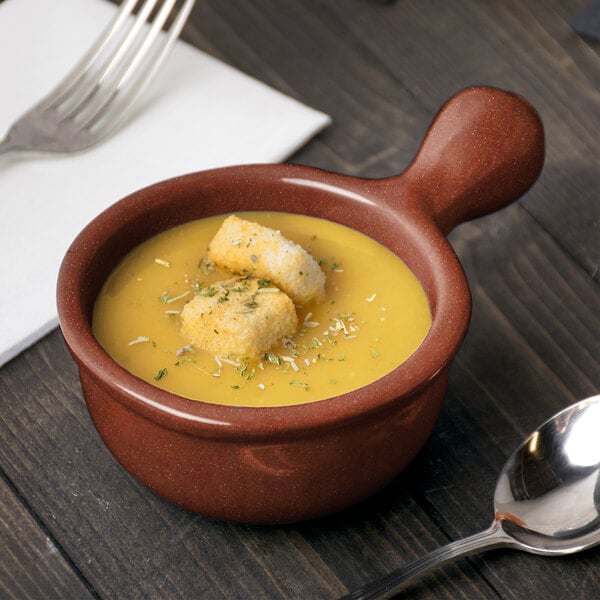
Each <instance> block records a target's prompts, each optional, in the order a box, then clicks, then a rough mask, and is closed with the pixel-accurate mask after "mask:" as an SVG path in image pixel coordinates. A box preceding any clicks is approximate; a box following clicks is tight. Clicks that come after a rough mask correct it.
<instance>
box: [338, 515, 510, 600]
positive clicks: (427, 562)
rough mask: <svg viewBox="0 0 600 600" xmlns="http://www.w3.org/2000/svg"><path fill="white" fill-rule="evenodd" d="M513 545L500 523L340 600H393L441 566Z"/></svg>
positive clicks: (435, 551) (418, 560)
mask: <svg viewBox="0 0 600 600" xmlns="http://www.w3.org/2000/svg"><path fill="white" fill-rule="evenodd" d="M511 541H512V538H510V537H509V536H508V535H506V533H504V531H503V530H502V528H501V527H500V525H499V523H498V522H497V521H495V522H494V523H493V524H492V526H491V527H489V528H488V529H485V530H484V531H480V532H479V533H475V534H474V535H471V536H469V537H466V538H463V539H461V540H456V541H455V542H450V543H449V544H447V545H446V546H442V547H441V548H438V549H437V550H434V551H433V552H430V553H429V554H426V555H425V556H422V557H421V558H418V559H417V560H415V561H413V562H412V563H409V564H408V565H406V566H405V567H400V568H399V569H396V570H395V571H392V572H391V573H389V574H388V575H386V576H384V577H382V578H381V579H378V580H377V581H373V582H372V583H369V584H367V585H365V586H364V587H362V588H360V589H358V590H355V591H354V592H351V593H350V594H348V595H346V596H344V597H343V598H340V600H383V599H384V598H390V597H391V596H393V595H394V594H397V593H398V592H399V591H400V590H401V589H403V588H404V587H405V586H406V585H407V584H408V583H409V582H410V581H412V580H413V579H414V578H416V577H417V576H421V575H424V574H425V573H427V572H429V571H431V570H432V569H434V568H435V567H438V566H440V565H441V564H442V563H446V562H450V561H452V560H454V559H456V558H459V557H461V556H467V555H469V554H473V553H475V552H477V551H479V550H483V549H486V550H491V549H492V548H498V547H500V546H506V545H510V543H511Z"/></svg>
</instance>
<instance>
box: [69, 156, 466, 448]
mask: <svg viewBox="0 0 600 600" xmlns="http://www.w3.org/2000/svg"><path fill="white" fill-rule="evenodd" d="M389 181H390V180H387V179H363V178H357V177H351V176H347V175H341V174H337V173H333V172H329V171H324V170H322V169H317V168H314V167H306V166H302V165H285V164H258V165H237V166H232V167H223V168H219V169H212V170H207V171H199V172H196V173H190V174H187V175H182V176H178V177H174V178H170V179H167V180H164V181H161V182H158V183H155V184H152V185H149V186H147V187H144V188H142V189H140V190H137V191H135V192H133V193H131V194H129V195H128V196H125V197H124V198H122V199H121V200H119V201H117V202H115V203H114V204H113V205H111V206H109V207H108V208H107V209H106V210H104V211H103V212H102V213H100V214H99V215H98V216H97V217H95V218H94V219H93V220H92V221H91V222H90V223H88V225H87V226H86V227H85V228H84V229H83V230H82V231H81V232H80V233H79V235H78V236H77V237H76V238H75V239H74V241H73V242H72V244H71V245H70V247H69V249H68V250H67V253H66V255H65V257H64V259H63V262H62V264H61V267H60V270H59V275H58V281H57V306H58V316H59V324H60V327H61V330H62V333H63V336H64V339H65V341H66V343H67V346H68V348H69V350H70V352H71V354H72V355H73V357H74V358H75V360H76V362H77V364H78V366H79V369H80V372H82V371H83V372H85V374H86V375H87V376H88V377H91V378H92V379H93V380H94V382H95V383H96V385H99V386H100V387H101V388H102V389H103V390H104V391H105V392H106V393H107V394H108V395H109V396H111V397H113V398H116V399H118V401H120V402H121V403H123V404H124V405H125V406H126V407H127V408H129V409H130V410H132V411H134V412H137V413H138V414H140V415H142V416H145V417H146V418H149V419H152V420H154V421H156V422H158V423H162V424H163V425H164V426H166V427H169V428H172V429H177V430H181V431H185V432H187V433H191V434H194V435H203V436H206V437H220V438H224V437H225V438H240V437H244V438H248V437H249V438H261V437H269V438H270V439H273V438H274V437H289V436H290V435H294V434H296V435H298V434H300V433H303V434H307V433H309V432H316V431H322V430H323V429H329V428H332V427H342V426H346V425H348V424H349V423H351V422H354V421H356V420H357V419H370V418H374V417H375V415H379V414H380V413H381V412H382V411H383V412H385V411H390V410H397V409H398V408H400V407H402V406H404V405H408V404H409V403H410V402H411V399H412V398H413V396H414V395H415V394H416V393H417V392H419V391H420V390H421V389H422V388H424V387H425V386H427V384H428V383H429V382H430V381H432V380H433V379H435V378H436V377H438V375H439V374H440V373H441V372H443V371H444V370H445V369H446V368H447V367H448V365H449V363H450V362H451V360H452V358H453V357H454V354H455V353H456V351H457V350H458V347H459V346H460V344H461V342H462V340H463V338H464V336H465V334H466V330H467V328H468V324H469V320H470V315H471V295H470V291H469V287H468V284H467V281H466V277H465V275H464V271H463V269H462V266H461V265H460V262H459V260H458V258H457V257H456V255H455V253H454V250H453V249H452V247H451V246H450V244H449V243H448V241H447V240H446V238H445V237H444V235H443V234H442V233H441V232H440V230H439V229H438V228H437V227H436V225H435V224H434V222H433V219H432V217H431V215H430V214H429V213H428V209H427V207H426V206H420V205H419V204H418V203H407V204H405V206H403V208H402V209H400V208H399V207H398V198H397V197H396V195H397V194H396V193H395V192H396V189H395V186H390V185H388V182H389ZM225 182H228V184H229V185H234V184H236V183H237V184H239V183H240V182H246V183H248V182H251V184H252V185H262V186H265V185H275V186H278V185H279V186H280V185H306V186H308V187H311V189H312V188H319V187H321V188H322V189H321V193H323V194H340V195H342V196H344V197H346V198H350V197H355V198H354V199H355V200H356V199H357V198H358V200H359V201H364V202H365V203H367V204H369V205H370V206H371V207H372V209H373V210H376V211H378V214H379V215H380V216H381V218H383V219H388V220H389V222H390V229H391V228H392V225H393V226H394V232H395V235H396V237H401V236H398V235H397V234H398V229H397V228H400V229H402V230H403V233H404V234H406V235H409V236H410V242H411V243H412V244H415V245H416V246H419V248H417V247H416V246H415V248H416V251H417V252H418V253H420V254H421V255H422V256H429V257H431V258H430V259H429V260H428V261H424V266H423V269H425V268H426V269H428V272H429V276H430V278H431V285H430V287H432V289H434V288H435V294H436V299H435V301H434V303H435V308H432V323H431V327H430V329H429V332H428V333H427V335H426V337H425V339H424V340H423V342H422V343H421V344H420V346H419V347H418V348H417V349H416V350H415V352H413V354H412V355H411V356H410V357H409V358H408V359H407V360H405V361H404V362H403V363H402V364H400V365H399V366H398V367H396V368H395V369H394V370H392V371H391V372H390V373H388V374H387V375H384V376H383V377H381V378H380V379H378V380H376V381H374V382H372V383H370V384H367V385H365V386H363V387H361V388H358V389H356V390H353V391H351V392H347V393H345V394H341V395H338V396H332V397H330V398H326V399H323V400H318V401H313V402H307V403H304V404H299V405H286V406H275V407H237V406H226V405H219V404H213V403H208V402H204V401H198V400H191V399H188V398H184V397H181V396H178V395H176V394H174V393H172V392H169V391H166V390H163V389H161V388H158V387H156V386H154V385H152V384H151V383H148V382H146V381H144V380H142V379H140V378H139V377H137V376H136V375H133V374H132V373H130V372H129V371H127V370H126V369H125V368H123V367H121V366H120V365H119V364H117V363H116V361H114V359H112V358H111V357H110V356H109V354H108V353H107V352H106V351H105V350H104V349H103V348H102V347H101V346H100V344H99V343H98V342H97V340H96V339H95V337H94V335H93V332H92V328H91V307H90V306H86V305H85V304H86V303H87V302H84V298H83V293H82V291H81V289H82V288H81V283H82V281H83V280H84V278H85V277H87V276H88V275H89V271H90V269H91V268H94V264H93V261H94V258H95V257H97V255H98V252H99V251H100V250H102V248H103V247H105V246H106V245H107V244H110V243H111V241H112V238H109V237H107V236H106V232H107V231H110V232H111V233H112V234H114V235H117V234H118V231H117V232H115V228H120V230H121V231H123V227H124V226H127V225H131V224H132V223H133V221H134V220H136V219H138V218H139V217H140V215H143V214H145V211H157V210H158V209H159V208H160V207H164V206H165V205H166V204H167V203H168V202H172V201H173V200H174V199H176V198H181V196H182V194H189V193H190V190H196V191H197V193H200V192H202V191H203V190H207V189H210V190H214V189H215V185H216V186H219V185H221V186H224V185H225ZM291 182H292V183H291ZM310 193H315V192H310ZM361 199H362V200H361ZM257 206H258V207H255V204H254V203H253V204H252V205H251V206H249V207H248V208H247V209H245V210H262V208H260V202H259V203H258V204H257ZM319 207H322V203H321V204H320V203H319V202H315V203H314V205H311V209H310V210H311V211H312V216H319V214H318V213H319ZM239 210H240V211H241V210H242V209H239ZM269 210H274V209H273V208H271V209H269ZM284 212H300V211H293V210H284ZM146 214H147V213H146ZM211 214H212V213H211ZM216 214H227V213H219V212H217V213H216ZM304 214H306V213H304ZM206 216H209V214H206ZM325 218H328V217H325ZM185 220H189V219H184V220H182V221H181V222H185ZM331 220H333V219H331ZM115 224H116V225H115ZM157 228H158V229H157V231H154V232H148V233H147V234H145V235H144V236H143V237H142V239H143V240H145V239H149V238H150V237H152V235H154V234H155V233H157V232H159V231H164V230H166V229H168V228H169V226H168V224H167V225H165V224H161V225H157ZM354 228H355V229H357V230H359V231H361V229H359V228H357V227H354ZM121 235H122V234H121ZM367 235H370V234H369V233H367ZM375 239H377V238H375ZM378 241H380V242H381V239H379V240H378ZM381 243H384V242H381ZM136 245H137V243H132V244H131V245H130V247H129V249H132V248H133V247H134V246H136ZM384 245H386V246H388V248H389V245H388V244H386V243H384ZM392 251H395V250H392ZM396 253H398V252H397V251H396ZM401 258H403V257H402V256H401ZM403 260H404V258H403ZM114 266H116V263H115V264H113V265H111V266H110V269H109V272H110V270H112V268H114ZM409 266H410V265H409ZM411 268H412V266H411ZM413 270H414V269H413ZM419 279H420V277H419ZM424 287H425V285H424ZM428 297H429V294H428ZM429 300H430V304H431V298H429ZM92 304H93V303H92ZM84 394H85V389H84Z"/></svg>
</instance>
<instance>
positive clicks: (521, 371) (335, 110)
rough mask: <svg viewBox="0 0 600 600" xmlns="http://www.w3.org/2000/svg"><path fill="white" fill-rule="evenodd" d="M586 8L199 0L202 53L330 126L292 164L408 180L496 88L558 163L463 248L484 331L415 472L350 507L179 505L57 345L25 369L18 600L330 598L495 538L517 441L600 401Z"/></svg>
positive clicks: (541, 582)
mask: <svg viewBox="0 0 600 600" xmlns="http://www.w3.org/2000/svg"><path fill="white" fill-rule="evenodd" d="M583 4H584V3H583V1H580V0H533V1H531V2H526V3H523V2H519V1H518V0H493V1H490V2H479V1H477V0H448V1H445V0H418V1H415V0H396V1H392V2H383V1H382V2H380V1H373V0H333V1H331V0H310V1H307V0H286V2H280V1H278V0H251V1H247V0H228V2H221V1H220V0H203V1H202V2H198V3H197V5H196V7H195V9H194V12H193V14H192V17H191V20H190V22H189V24H188V27H187V28H186V30H185V35H184V37H185V39H186V40H187V41H189V42H191V43H193V44H194V45H196V46H198V47H200V48H202V49H204V50H206V51H208V52H210V53H211V54H213V55H215V56H217V57H219V58H221V59H222V60H225V61H226V62H228V63H230V64H232V65H234V66H236V67H238V68H240V69H241V70H243V71H245V72H247V73H249V74H250V75H252V76H254V77H257V78H258V79H260V80H262V81H264V82H266V83H267V84H269V85H271V86H273V87H275V88H277V89H279V90H281V91H283V92H285V93H287V94H289V95H291V96H293V97H295V98H297V99H299V100H301V101H303V102H306V103H308V104H310V105H312V106H315V107H316V108H319V109H321V110H323V111H325V112H327V113H329V114H330V115H331V116H332V118H333V125H332V126H331V127H330V128H328V129H327V130H325V131H324V132H322V133H321V134H320V135H319V136H318V137H317V138H315V139H314V140H312V141H311V142H310V143H309V144H307V145H306V146H305V147H304V148H303V149H302V150H301V151H299V152H298V153H297V154H296V155H295V156H294V157H292V159H291V160H292V161H293V162H296V163H304V164H311V165H317V166H320V167H323V168H327V169H331V170H335V171H340V172H342V173H347V174H351V175H359V176H364V177H383V176H388V175H392V174H396V173H399V172H401V171H402V170H403V169H404V168H405V167H406V166H407V165H408V163H409V161H410V160H411V158H412V156H413V155H414V153H415V152H416V150H417V147H418V144H419V143H420V140H421V138H422V135H423V134H424V132H425V130H426V128H427V126H428V124H429V122H430V120H431V119H432V118H433V116H434V113H435V111H436V110H437V109H438V108H439V106H440V105H441V103H442V102H443V101H445V100H446V99H447V97H449V96H450V95H451V94H453V93H454V92H456V91H458V90H459V89H461V88H462V87H465V86H469V85H473V84H486V85H495V86H499V87H503V88H507V89H511V90H513V91H516V92H518V93H520V94H522V95H524V96H525V97H526V98H528V99H529V100H530V101H531V102H532V103H533V104H534V106H536V108H537V109H538V110H539V111H540V113H541V115H542V118H543V121H544V125H545V130H546V137H547V159H546V165H545V167H544V171H543V173H542V176H541V177H540V180H539V181H538V183H537V184H536V185H535V187H534V188H533V189H532V190H531V191H530V192H529V193H528V194H526V196H525V197H524V198H523V199H522V200H520V201H519V202H518V203H517V204H515V205H513V206H511V207H509V208H507V209H505V210H503V211H501V212H500V213H498V214H495V215H492V216H488V217H485V218H483V219H480V220H478V221H474V222H470V223H467V224H464V225H462V226H460V227H459V228H457V229H456V230H455V231H454V232H453V233H452V234H451V235H450V241H451V243H452V245H453V246H454V248H455V250H456V253H457V254H458V256H459V258H460V260H461V262H462V263H463V265H464V268H465V272H466V275H467V277H468V280H469V284H470V286H471V290H472V296H473V317H472V322H471V326H470V328H469V332H468V335H467V337H466V339H465V342H464V344H463V346H462V347H461V349H460V351H459V353H458V355H457V357H456V360H455V362H454V364H453V367H452V369H451V374H450V384H449V390H448V395H447V400H446V403H445V407H444V410H443V412H442V415H441V417H440V420H439V422H438V424H437V425H436V428H435V430H434V432H433V434H432V436H431V439H430V440H429V442H428V444H427V445H426V447H425V448H424V450H423V451H422V452H421V454H420V455H419V456H418V457H417V459H416V460H415V461H414V462H413V464H412V465H411V466H410V467H409V468H408V469H407V471H406V472H405V473H404V474H403V475H402V476H400V477H399V478H397V479H396V480H395V481H394V482H393V483H392V484H391V485H390V486H389V487H388V488H386V489H385V490H384V491H382V492H381V493H379V494H377V495H376V496H374V497H373V498H371V499H369V500H367V501H365V502H363V503H361V504H360V505H358V506H356V507H353V508H351V509H349V510H347V511H344V512H343V513H340V514H338V515H333V516H331V517H328V518H324V519H320V520H318V521H313V522H309V523H303V524H297V525H289V526H282V527H250V526H242V525H233V524H227V523H221V522H216V521H211V520H209V519H205V518H203V517H201V516H198V515H192V514H189V513H187V512H184V511H181V510H180V509H178V508H176V507H174V506H171V505H169V504H167V503H166V502H163V501H162V500H160V499H158V498H157V497H155V496H154V495H153V494H151V493H150V492H149V491H147V490H146V489H145V488H144V487H142V486H141V485H140V484H138V483H137V482H136V481H134V480H133V479H132V478H131V477H130V476H129V475H128V474H127V473H126V472H124V471H123V469H121V467H120V466H119V465H118V464H117V463H116V462H115V460H114V459H113V457H112V456H111V455H110V453H109V452H108V450H106V448H105V447H104V445H103V444H102V442H101V441H100V439H99V437H98V435H97V433H96V431H95V430H94V427H93V425H92V423H91V421H90V418H89V416H88V414H87V411H86V408H85V405H84V402H83V398H82V395H81V389H80V387H79V383H78V377H77V369H76V367H75V365H74V363H73V362H72V360H71V358H70V356H69V355H68V352H67V350H66V348H65V346H64V343H63V341H62V338H61V336H60V334H59V332H58V331H55V332H53V333H51V334H50V335H49V336H47V337H46V338H44V339H43V340H42V341H40V342H39V343H37V344H36V345H35V346H34V347H32V348H31V349H29V350H28V351H26V352H24V353H23V354H22V355H21V356H19V357H18V358H16V359H15V360H13V361H12V362H10V363H9V364H7V365H5V366H4V367H3V368H2V369H0V471H1V474H2V477H1V478H0V501H2V506H1V508H0V540H1V541H0V543H3V542H5V546H4V548H6V550H7V551H4V552H2V551H1V550H0V552H1V553H2V558H3V560H2V561H0V563H2V564H1V565H0V597H2V598H4V597H7V598H23V597H40V598H44V597H45V598H80V597H81V598H85V597H88V596H90V595H91V596H95V597H100V598H157V599H159V598H160V599H162V598H210V599H211V600H212V599H213V598H215V599H218V598H224V599H225V598H240V599H246V598H253V599H254V598H256V599H261V598H264V599H296V598H297V599H303V600H304V599H306V600H312V599H315V600H327V599H333V598H337V597H338V596H340V595H341V594H343V593H344V592H345V591H346V590H347V589H352V588H354V587H357V586H360V585H362V584H364V583H366V582H368V581H370V580H372V579H373V578H375V577H377V576H381V575H383V574H385V573H387V572H388V571H389V570H391V569H393V568H395V567H397V566H400V565H402V564H405V563H406V562H408V561H409V560H411V559H413V558H416V557H418V556H420V555H421V554H423V553H425V552H427V551H430V550H433V549H434V548H436V547H438V546H439V545H441V544H444V543H446V542H447V541H449V540H452V539H456V538H458V537H461V536H465V535H468V534H471V533H474V532H475V531H477V530H478V529H481V528H483V527H486V526H487V525H488V524H489V522H490V521H491V518H492V495H493V489H494V485H495V480H496V476H497V473H498V472H499V470H500V469H501V467H502V465H503V463H504V461H505V460H506V458H507V456H508V455H509V454H510V452H511V451H512V449H513V448H514V446H515V445H516V444H518V443H519V442H520V441H521V439H522V438H523V437H524V436H526V435H527V434H528V433H529V432H530V431H531V430H532V429H534V428H535V427H537V426H538V425H539V424H540V423H541V422H542V421H543V420H544V419H546V418H547V417H549V416H550V415H552V414H553V413H554V412H556V411H558V410H559V409H561V408H562V407H564V406H566V405H567V404H569V403H571V402H573V401H575V400H576V399H578V398H582V397H585V396H588V395H591V394H594V393H597V392H598V390H600V369H599V368H598V363H599V357H600V354H599V350H600V348H599V347H598V340H599V339H600V335H599V334H600V325H599V320H598V314H599V310H598V309H599V308H600V302H599V295H598V239H599V236H598V206H599V203H598V200H599V197H598V190H599V189H600V187H599V185H598V184H599V183H600V181H599V173H600V170H599V154H600V149H599V146H598V144H599V140H598V136H597V131H598V125H599V124H600V122H599V121H600V97H599V93H598V89H599V87H598V83H599V82H600V68H599V67H600V59H599V52H598V46H597V45H594V44H592V43H591V42H589V41H586V40H582V39H581V38H579V37H577V36H576V35H575V34H574V32H573V31H572V29H571V28H570V26H569V19H570V18H571V16H572V15H574V14H576V13H577V12H578V11H579V10H580V9H581V7H582V6H583ZM399 201H400V200H399ZM4 548H2V550H4ZM53 548H54V549H57V550H56V551H54V550H52V549H53ZM6 556H8V558H6ZM28 557H30V558H31V560H28ZM34 557H35V559H34ZM599 560H600V549H598V548H597V549H594V550H591V551H589V552H586V553H582V554H580V555H577V556H571V557H567V558H560V559H559V558H556V559H548V558H542V557H537V556H531V555H524V554H522V553H518V552H514V551H493V552H489V553H486V554H483V555H480V556H477V557H471V558H469V559H463V560H460V561H458V562H457V563H456V564H454V565H450V566H448V567H445V568H444V569H441V570H440V571H438V572H435V573H433V574H432V575H430V576H428V577H426V578H424V579H423V580H422V581H420V582H418V583H416V584H415V585H414V586H413V587H412V588H411V589H410V590H409V592H408V593H407V594H406V595H405V597H410V598H416V599H427V600H432V599H437V598H447V599H451V598H465V599H466V598H468V599H495V600H497V599H498V598H502V599H511V600H512V599H514V600H521V599H524V598H527V599H528V600H530V599H531V600H535V599H542V598H548V597H553V598H558V599H561V600H562V599H563V598H564V599H566V598H569V599H570V598H576V599H582V600H583V599H585V600H587V599H591V598H595V597H596V595H597V590H598V589H599V588H600V576H599V572H598V569H597V565H598V563H599Z"/></svg>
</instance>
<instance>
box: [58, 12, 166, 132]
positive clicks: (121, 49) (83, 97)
mask: <svg viewBox="0 0 600 600" xmlns="http://www.w3.org/2000/svg"><path fill="white" fill-rule="evenodd" d="M135 2H136V3H137V2H139V0H135ZM157 2H158V0H145V1H144V3H143V4H142V6H141V8H140V10H139V12H138V13H137V15H136V18H135V21H134V22H133V24H132V25H131V27H130V29H129V31H128V32H127V34H126V35H125V37H124V39H121V40H120V41H119V44H118V45H117V46H116V47H114V48H111V49H110V53H109V54H108V55H107V56H105V57H102V58H101V57H100V53H98V54H97V55H96V57H95V60H93V61H91V62H90V63H89V64H88V68H87V69H86V71H85V72H82V75H81V77H80V79H79V81H78V82H77V84H76V85H75V84H74V85H73V86H72V88H71V90H70V92H69V94H65V96H64V98H63V99H60V100H59V101H57V102H56V103H55V104H54V107H55V108H58V106H59V105H60V104H62V103H63V102H64V104H65V105H66V106H65V107H64V109H65V111H66V112H64V114H62V115H61V119H62V120H66V119H70V118H73V117H74V115H76V114H77V113H78V112H79V111H80V109H81V107H82V106H84V105H86V104H87V103H88V102H89V101H90V99H91V98H92V97H93V96H94V94H96V93H97V92H98V90H99V88H100V87H101V86H102V84H103V82H104V81H106V80H107V79H109V78H110V76H111V75H112V73H113V72H115V71H116V70H117V69H118V67H119V66H120V65H122V64H123V60H124V57H125V56H126V54H127V52H128V51H129V50H130V49H131V47H132V46H133V45H134V42H135V40H136V38H137V36H138V34H139V33H140V31H141V29H142V27H143V26H144V25H145V24H146V23H147V21H148V17H149V16H150V14H151V12H152V10H153V9H154V7H155V6H156V3H157ZM105 48H108V45H105Z"/></svg>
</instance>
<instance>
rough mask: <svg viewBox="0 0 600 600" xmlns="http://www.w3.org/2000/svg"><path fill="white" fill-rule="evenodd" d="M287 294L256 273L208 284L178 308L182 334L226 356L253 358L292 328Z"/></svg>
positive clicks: (293, 313)
mask: <svg viewBox="0 0 600 600" xmlns="http://www.w3.org/2000/svg"><path fill="white" fill-rule="evenodd" d="M297 327H298V316H297V315H296V309H295V306H294V303H293V302H292V300H291V298H290V297H289V296H288V295H287V294H286V293H285V292H283V291H281V290H279V289H278V288H276V287H273V286H271V285H269V286H267V285H265V283H264V282H263V281H262V280H259V279H257V278H255V277H250V276H245V277H236V278H233V279H227V280H224V281H220V282H217V283H214V284H211V285H210V286H207V287H205V288H203V289H201V290H199V293H198V294H197V295H196V296H195V297H194V298H193V299H192V300H190V301H189V302H188V303H187V304H186V305H185V306H184V308H183V310H182V311H181V333H182V334H183V336H184V337H185V338H186V339H189V340H190V341H191V343H192V344H194V346H196V347H198V348H201V349H203V350H206V351H208V352H210V353H212V354H216V355H219V356H223V357H230V358H256V357H260V356H261V355H263V354H264V353H265V352H266V351H267V350H269V348H271V347H272V346H273V345H275V344H277V343H279V342H281V340H282V339H283V338H285V337H287V336H291V335H293V334H294V333H295V331H296V329H297Z"/></svg>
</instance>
